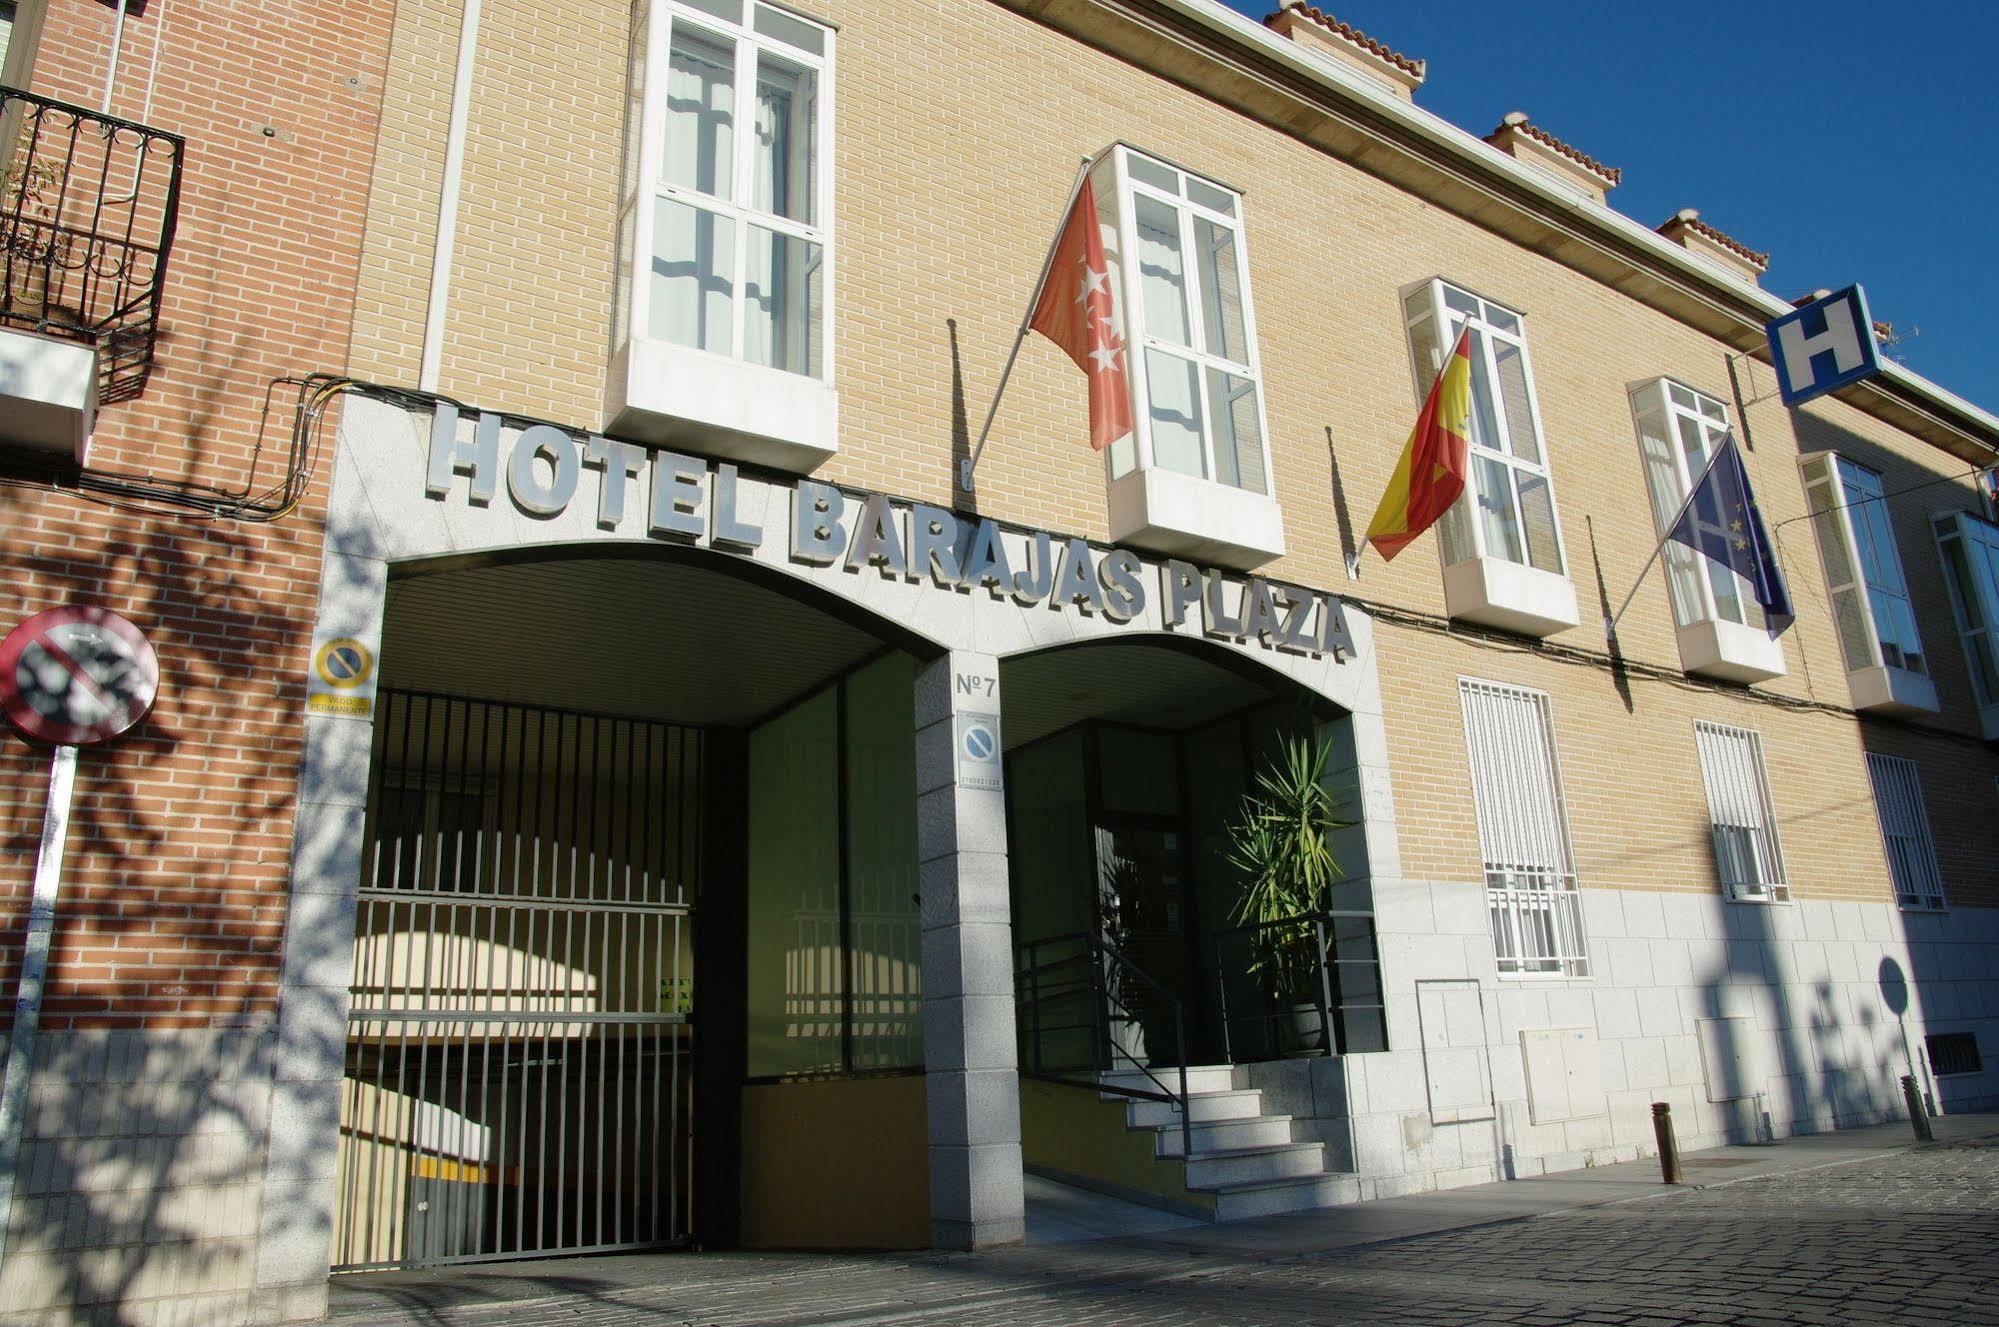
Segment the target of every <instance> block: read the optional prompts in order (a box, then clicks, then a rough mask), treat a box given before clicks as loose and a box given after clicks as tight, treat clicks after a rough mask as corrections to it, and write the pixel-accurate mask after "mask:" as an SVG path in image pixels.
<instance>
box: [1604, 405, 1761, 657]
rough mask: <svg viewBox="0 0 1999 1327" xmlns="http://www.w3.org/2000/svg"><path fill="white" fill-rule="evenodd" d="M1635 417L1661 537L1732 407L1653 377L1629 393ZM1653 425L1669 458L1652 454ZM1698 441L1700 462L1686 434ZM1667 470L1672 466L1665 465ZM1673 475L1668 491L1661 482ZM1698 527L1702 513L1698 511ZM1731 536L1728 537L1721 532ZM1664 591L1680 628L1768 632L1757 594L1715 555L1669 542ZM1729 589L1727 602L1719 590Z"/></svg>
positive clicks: (1724, 430)
mask: <svg viewBox="0 0 1999 1327" xmlns="http://www.w3.org/2000/svg"><path fill="white" fill-rule="evenodd" d="M1631 418H1632V423H1633V425H1634V427H1635V428H1636V429H1637V432H1638V452H1639V462H1640V464H1641V465H1642V466H1643V467H1644V472H1645V491H1646V493H1647V494H1648V495H1649V496H1650V497H1651V500H1652V517H1653V525H1654V528H1655V530H1656V532H1657V534H1658V537H1659V538H1660V539H1664V538H1665V537H1666V531H1667V528H1668V526H1669V525H1670V523H1671V522H1672V520H1673V518H1674V517H1675V516H1677V515H1678V514H1679V512H1680V509H1681V507H1682V506H1684V505H1685V503H1686V501H1687V495H1688V494H1689V493H1691V492H1692V491H1693V487H1694V481H1695V480H1697V479H1698V478H1700V475H1701V473H1702V471H1704V470H1705V469H1706V467H1707V464H1708V462H1710V461H1712V460H1713V459H1714V454H1715V451H1716V449H1717V448H1719V447H1720V446H1721V444H1722V440H1723V439H1725V438H1726V437H1728V435H1729V431H1730V430H1729V421H1728V407H1727V406H1726V405H1724V404H1722V402H1721V401H1720V400H1718V399H1717V398H1715V397H1712V396H1709V395H1708V394H1707V393H1706V392H1703V391H1701V390H1699V389H1698V388H1694V387H1689V386H1688V385H1687V384H1685V383H1683V382H1680V381H1679V380H1677V379H1674V378H1654V379H1653V380H1652V381H1651V382H1647V383H1641V384H1639V385H1638V386H1637V387H1634V388H1633V389H1632V390H1631ZM1650 421H1656V422H1657V423H1658V424H1659V425H1660V426H1661V427H1662V428H1663V436H1661V437H1660V438H1659V439H1658V440H1659V441H1661V442H1663V443H1664V444H1665V447H1666V453H1667V454H1666V455H1665V456H1663V457H1662V456H1655V455H1653V454H1652V453H1651V451H1650V450H1649V449H1648V444H1649V443H1650V442H1651V440H1652V435H1650V434H1648V432H1647V424H1648V422H1650ZM1689 429H1690V430H1692V433H1693V437H1694V438H1695V439H1696V440H1697V441H1698V444H1699V449H1700V459H1699V462H1698V468H1696V463H1695V462H1694V461H1692V460H1691V459H1690V458H1689V457H1688V455H1687V433H1686V432H1685V430H1689ZM1664 467H1669V468H1664ZM1667 478H1670V479H1671V480H1672V489H1671V491H1670V492H1668V491H1666V489H1665V488H1664V487H1662V481H1663V480H1665V479H1667ZM1694 521H1695V524H1696V525H1697V526H1699V525H1700V523H1701V513H1700V512H1699V511H1695V512H1694ZM1722 533H1726V532H1722ZM1662 557H1663V559H1664V561H1665V564H1666V585H1667V593H1668V595H1669V596H1670V598H1671V601H1672V605H1673V620H1674V622H1675V623H1676V624H1677V625H1679V626H1682V627H1690V626H1693V625H1695V624H1696V623H1700V622H1730V623H1734V624H1735V625H1737V626H1746V627H1752V628H1755V629H1756V630H1759V631H1761V630H1764V629H1765V627H1766V624H1765V621H1764V617H1763V609H1762V607H1761V605H1759V604H1758V603H1757V602H1756V589H1755V587H1754V586H1753V585H1751V584H1750V583H1749V581H1748V580H1747V579H1745V578H1744V577H1742V576H1738V575H1737V574H1736V573H1735V572H1734V571H1733V570H1732V569H1730V568H1729V567H1726V566H1724V565H1722V564H1721V563H1719V562H1716V561H1715V560H1714V559H1712V558H1707V557H1702V556H1701V555H1700V554H1699V553H1697V552H1695V551H1694V550H1693V549H1691V548H1688V547H1687V546H1686V545H1685V544H1682V543H1679V542H1677V541H1675V542H1671V543H1668V544H1666V545H1665V552H1664V554H1663V555H1662ZM1718 589H1719V590H1721V591H1726V592H1727V596H1732V600H1733V603H1732V607H1733V609H1734V611H1733V612H1730V607H1731V603H1730V598H1729V597H1727V596H1725V595H1724V594H1722V593H1718V592H1717V591H1718Z"/></svg>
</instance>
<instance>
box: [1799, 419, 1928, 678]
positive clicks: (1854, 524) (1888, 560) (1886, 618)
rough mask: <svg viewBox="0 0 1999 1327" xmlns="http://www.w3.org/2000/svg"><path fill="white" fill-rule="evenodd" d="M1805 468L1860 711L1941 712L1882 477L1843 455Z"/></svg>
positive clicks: (1826, 456) (1816, 456) (1817, 458)
mask: <svg viewBox="0 0 1999 1327" xmlns="http://www.w3.org/2000/svg"><path fill="white" fill-rule="evenodd" d="M1799 468H1800V471H1801V473H1802V474H1803V477H1804V481H1805V505H1806V507H1807V508H1808V509H1809V510H1810V512H1811V515H1812V532H1813V534H1814V535H1815V536H1816V538H1817V541H1818V547H1819V558H1820V560H1821V561H1822V562H1823V563H1824V564H1825V575H1826V588H1827V590H1828V591H1829V592H1830V594H1831V596H1832V615H1833V621H1834V623H1835V625H1836V626H1837V628H1838V631H1839V646H1840V653H1841V654H1842V655H1843V656H1844V658H1845V661H1846V679H1847V687H1848V689H1849V690H1850V691H1851V692H1852V695H1853V707H1854V708H1855V709H1863V710H1877V711H1881V712H1883V713H1890V714H1894V713H1912V712H1915V711H1930V712H1932V713H1933V712H1935V710H1936V709H1937V692H1936V685H1935V683H1934V682H1932V681H1931V680H1930V669H1929V658H1928V656H1927V655H1926V654H1925V653H1924V651H1923V643H1922V638H1921V636H1919V635H1918V634H1917V632H1916V613H1915V609H1914V607H1913V606H1912V605H1911V604H1910V602H1909V584H1908V579H1907V577H1905V576H1904V575H1903V573H1902V558H1901V554H1900V553H1899V552H1898V551H1897V549H1896V547H1895V532H1894V529H1893V527H1891V526H1890V524H1889V522H1888V503H1887V500H1886V498H1885V495H1884V490H1883V486H1882V483H1881V476H1880V475H1879V474H1877V473H1875V472H1874V471H1872V470H1870V469H1868V468H1867V467H1866V466H1864V465H1859V464H1857V463H1855V462H1853V461H1851V460H1848V459H1847V458H1846V457H1844V456H1841V455H1839V454H1838V453H1836V452H1815V453H1813V454H1812V455H1810V456H1806V457H1803V458H1801V459H1800V461H1799Z"/></svg>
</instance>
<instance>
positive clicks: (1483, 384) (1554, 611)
mask: <svg viewBox="0 0 1999 1327" xmlns="http://www.w3.org/2000/svg"><path fill="white" fill-rule="evenodd" d="M1402 311H1403V318H1404V321H1405V323H1406V325H1407V329H1408V334H1409V353H1410V358H1411V361H1412V367H1413V368H1414V370H1415V381H1416V389H1417V390H1416V400H1417V402H1418V403H1419V404H1420V403H1421V402H1422V401H1423V400H1424V399H1425V398H1426V397H1427V396H1428V395H1429V393H1430V387H1431V385H1432V384H1433V383H1434V382H1435V381H1436V379H1437V375H1438V374H1439V373H1440V372H1442V370H1443V365H1444V357H1445V356H1446V355H1448V354H1450V352H1451V350H1452V348H1453V347H1454V346H1455V345H1456V344H1457V340H1458V336H1459V334H1460V333H1461V332H1463V331H1464V330H1465V329H1466V328H1467V327H1469V328H1470V332H1471V344H1470V352H1471V388H1472V410H1471V433H1470V438H1469V442H1470V461H1471V473H1470V475H1469V476H1468V478H1467V480H1466V483H1465V492H1464V496H1463V497H1462V498H1460V499H1459V500H1458V501H1457V503H1456V504H1454V505H1453V506H1452V507H1451V509H1450V511H1449V512H1448V513H1446V514H1445V516H1444V518H1443V520H1442V521H1440V522H1439V523H1438V526H1437V530H1438V545H1439V550H1440V552H1441V555H1442V561H1443V564H1444V585H1445V598H1446V600H1447V606H1448V607H1449V609H1450V613H1451V616H1453V617H1460V618H1465V619H1467V620H1470V621H1474V622H1484V623H1487V624H1489V625H1493V626H1500V627H1505V628H1507V629H1509V630H1515V631H1521V632H1525V633H1527V634H1530V635H1536V636H1546V635H1551V634H1553V633H1554V632H1556V631H1560V630H1562V629H1563V628H1565V627H1572V626H1575V625H1576V623H1577V621H1578V620H1579V619H1578V617H1577V613H1576V596H1575V587H1574V586H1572V585H1571V584H1570V583H1569V579H1568V563H1567V558H1566V556H1565V554H1564V551H1563V547H1562V530H1561V522H1560V520H1559V519H1558V518H1557V517H1556V515H1555V493H1554V484H1553V480H1552V479H1551V477H1550V475H1549V471H1548V461H1547V452H1546V449H1545V447H1544V446H1543V443H1542V434H1541V417H1540V410H1539V407H1538V406H1537V404H1536V402H1535V396H1534V374H1533V369H1532V367H1531V366H1530V365H1529V363H1528V359H1527V331H1526V324H1525V320H1524V319H1523V318H1522V317H1521V315H1520V314H1518V313H1516V312H1514V311H1513V310H1512V309H1509V308H1506V307H1505V306H1504V305H1500V304H1496V303H1494V302H1492V301H1491V300H1488V299H1484V298H1482V297H1480V296H1478V295H1474V294H1472V293H1471V292H1470V291H1467V290H1464V289H1461V288H1460V287H1457V286H1454V285H1451V284H1449V283H1448V282H1445V281H1443V280H1432V281H1426V282H1424V283H1422V284H1421V285H1419V286H1416V287H1414V288H1413V289H1410V290H1407V291H1405V292H1404V294H1403V299H1402Z"/></svg>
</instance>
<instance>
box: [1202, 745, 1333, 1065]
mask: <svg viewBox="0 0 1999 1327" xmlns="http://www.w3.org/2000/svg"><path fill="white" fill-rule="evenodd" d="M1329 754H1330V753H1329V749H1328V746H1327V744H1326V742H1325V741H1324V740H1323V739H1321V738H1319V737H1316V736H1311V737H1291V738H1286V739H1285V741H1284V744H1283V749H1282V751H1281V752H1280V753H1279V755H1278V757H1277V759H1276V760H1274V761H1272V762H1271V764H1270V765H1269V766H1268V767H1267V768H1265V769H1264V770H1263V771H1262V772H1261V773H1259V774H1258V775H1257V777H1256V785H1255V786H1254V787H1253V788H1251V789H1250V790H1249V791H1248V792H1246V793H1244V794H1243V799H1242V806H1241V808H1240V810H1239V811H1238V812H1237V816H1236V821H1235V823H1234V824H1233V825H1231V826H1230V828H1229V861H1230V862H1231V863H1233V864H1234V866H1235V867H1236V869H1237V870H1239V871H1241V872H1242V875H1243V890H1242V896H1241V897H1240V898H1239V899H1238V900H1237V902H1236V906H1235V910H1234V912H1233V913H1232V914H1231V916H1230V921H1231V922H1232V923H1233V924H1234V925H1236V926H1239V927H1255V928H1257V929H1255V930H1252V931H1251V932H1250V963H1249V972H1250V975H1251V976H1253V977H1254V978H1256V980H1257V984H1258V985H1259V986H1261V987H1262V989H1263V991H1264V993H1265V994H1266V995H1267V996H1268V997H1269V998H1270V1003H1271V1005H1272V1006H1273V1007H1274V1008H1276V1009H1277V1010H1278V1011H1280V1016H1279V1019H1278V1036H1279V1040H1280V1042H1282V1043H1284V1044H1285V1046H1286V1049H1287V1050H1288V1051H1289V1052H1291V1053H1294V1054H1311V1053H1315V1052H1321V1051H1325V1050H1327V1049H1328V1048H1327V1046H1326V1044H1325V1032H1326V1029H1325V1027H1324V1025H1323V1024H1322V1023H1321V1022H1320V1021H1319V999H1320V987H1319V953H1318V931H1317V928H1316V927H1315V926H1314V925H1313V924H1312V922H1311V921H1310V920H1309V918H1310V916H1311V915H1312V914H1314V913H1320V912H1324V911H1325V910H1326V908H1327V907H1328V905H1329V904H1330V903H1331V900H1332V890H1333V884H1334V882H1335V881H1337V880H1338V879H1339V878H1340V876H1341V874H1342V873H1341V871H1340V866H1339V862H1338V861H1337V860H1336V859H1335V858H1334V855H1333V835H1334V834H1335V832H1337V831H1338V830H1340V829H1341V828H1343V827H1345V825H1346V823H1347V822H1345V821H1343V820H1342V819H1341V818H1340V816H1339V814H1338V805H1337V803H1336V802H1335V801H1334V798H1333V795H1332V793H1330V792H1329V791H1327V789H1326V787H1325V784H1324V782H1323V778H1324V775H1325V770H1326V761H1327V758H1328V755H1329ZM1298 918H1307V919H1308V920H1304V921H1295V920H1294V919H1298ZM1287 923H1289V924H1287ZM1328 1012H1329V1014H1330V1011H1328Z"/></svg>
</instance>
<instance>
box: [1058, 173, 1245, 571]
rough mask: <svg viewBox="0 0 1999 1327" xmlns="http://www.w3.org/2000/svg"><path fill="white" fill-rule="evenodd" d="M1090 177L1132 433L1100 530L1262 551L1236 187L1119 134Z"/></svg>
mask: <svg viewBox="0 0 1999 1327" xmlns="http://www.w3.org/2000/svg"><path fill="white" fill-rule="evenodd" d="M1091 180H1092V188H1093V191H1094V193H1095V196H1096V199H1097V215H1098V220H1099V221H1100V223H1101V224H1102V225H1103V227H1104V229H1105V231H1106V237H1105V251H1106V254H1107V256H1109V257H1110V258H1111V264H1112V268H1113V280H1114V281H1116V283H1117V295H1118V299H1117V305H1118V307H1119V308H1120V309H1122V310H1123V311H1124V319H1125V341H1126V345H1127V363H1126V367H1127V371H1128V376H1129V377H1130V380H1131V384H1132V393H1133V406H1134V409H1133V412H1132V413H1133V418H1134V428H1133V432H1132V435H1131V436H1130V437H1128V438H1125V439H1123V440H1121V441H1119V442H1117V443H1115V444H1113V445H1112V446H1111V447H1110V448H1109V455H1108V457H1107V465H1108V468H1109V481H1110V508H1111V523H1112V531H1111V534H1112V538H1114V539H1116V540H1118V541H1120V542H1124V543H1130V544H1133V545H1135V546H1138V547H1142V548H1150V549H1153V550H1156V551H1160V552H1168V553H1176V554H1181V555H1187V556H1198V557H1204V558H1207V559H1208V560H1210V561H1216V562H1220V563H1223V564H1225V565H1229V566H1235V567H1253V566H1257V565H1259V564H1261V563H1263V562H1266V561H1269V560H1270V559H1271V558H1274V557H1277V556H1279V555H1281V554H1282V553H1283V551H1284V541H1283V529H1282V522H1281V519H1280V517H1279V514H1278V511H1277V504H1276V502H1275V500H1274V497H1273V495H1272V489H1271V483H1270V452H1269V443H1268V440H1267V438H1266V436H1265V427H1264V410H1263V393H1262V389H1261V386H1260V382H1261V379H1260V373H1259V368H1258V361H1257V348H1256V319H1255V313H1254V310H1253V308H1252V305H1251V300H1250V291H1249V266H1248V255H1247V252H1246V248H1245V245H1244V242H1243V200H1242V197H1241V195H1239V194H1237V193H1236V192H1235V191H1233V190H1231V189H1228V188H1225V187H1223V186H1222V185H1219V184H1216V183H1214V182H1213V181H1211V180H1206V179H1203V178H1202V177H1200V176H1198V175H1194V174H1192V173H1190V172H1188V171H1184V170H1182V169H1180V168H1179V167H1177V166H1172V165H1169V164H1167V163H1166V162H1163V161H1160V160H1158V159H1156V158H1153V157H1149V156H1146V155H1145V154H1143V153H1140V152H1137V151H1134V150H1133V149H1131V148H1129V147H1126V146H1124V145H1123V144H1117V145H1115V146H1113V147H1112V148H1111V149H1109V150H1108V151H1106V152H1105V153H1103V154H1102V155H1101V156H1100V157H1099V158H1098V160H1097V163H1096V165H1095V167H1094V168H1093V171H1092V174H1091ZM1125 255H1130V256H1131V261H1129V262H1126V261H1124V260H1123V259H1124V256H1125Z"/></svg>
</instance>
